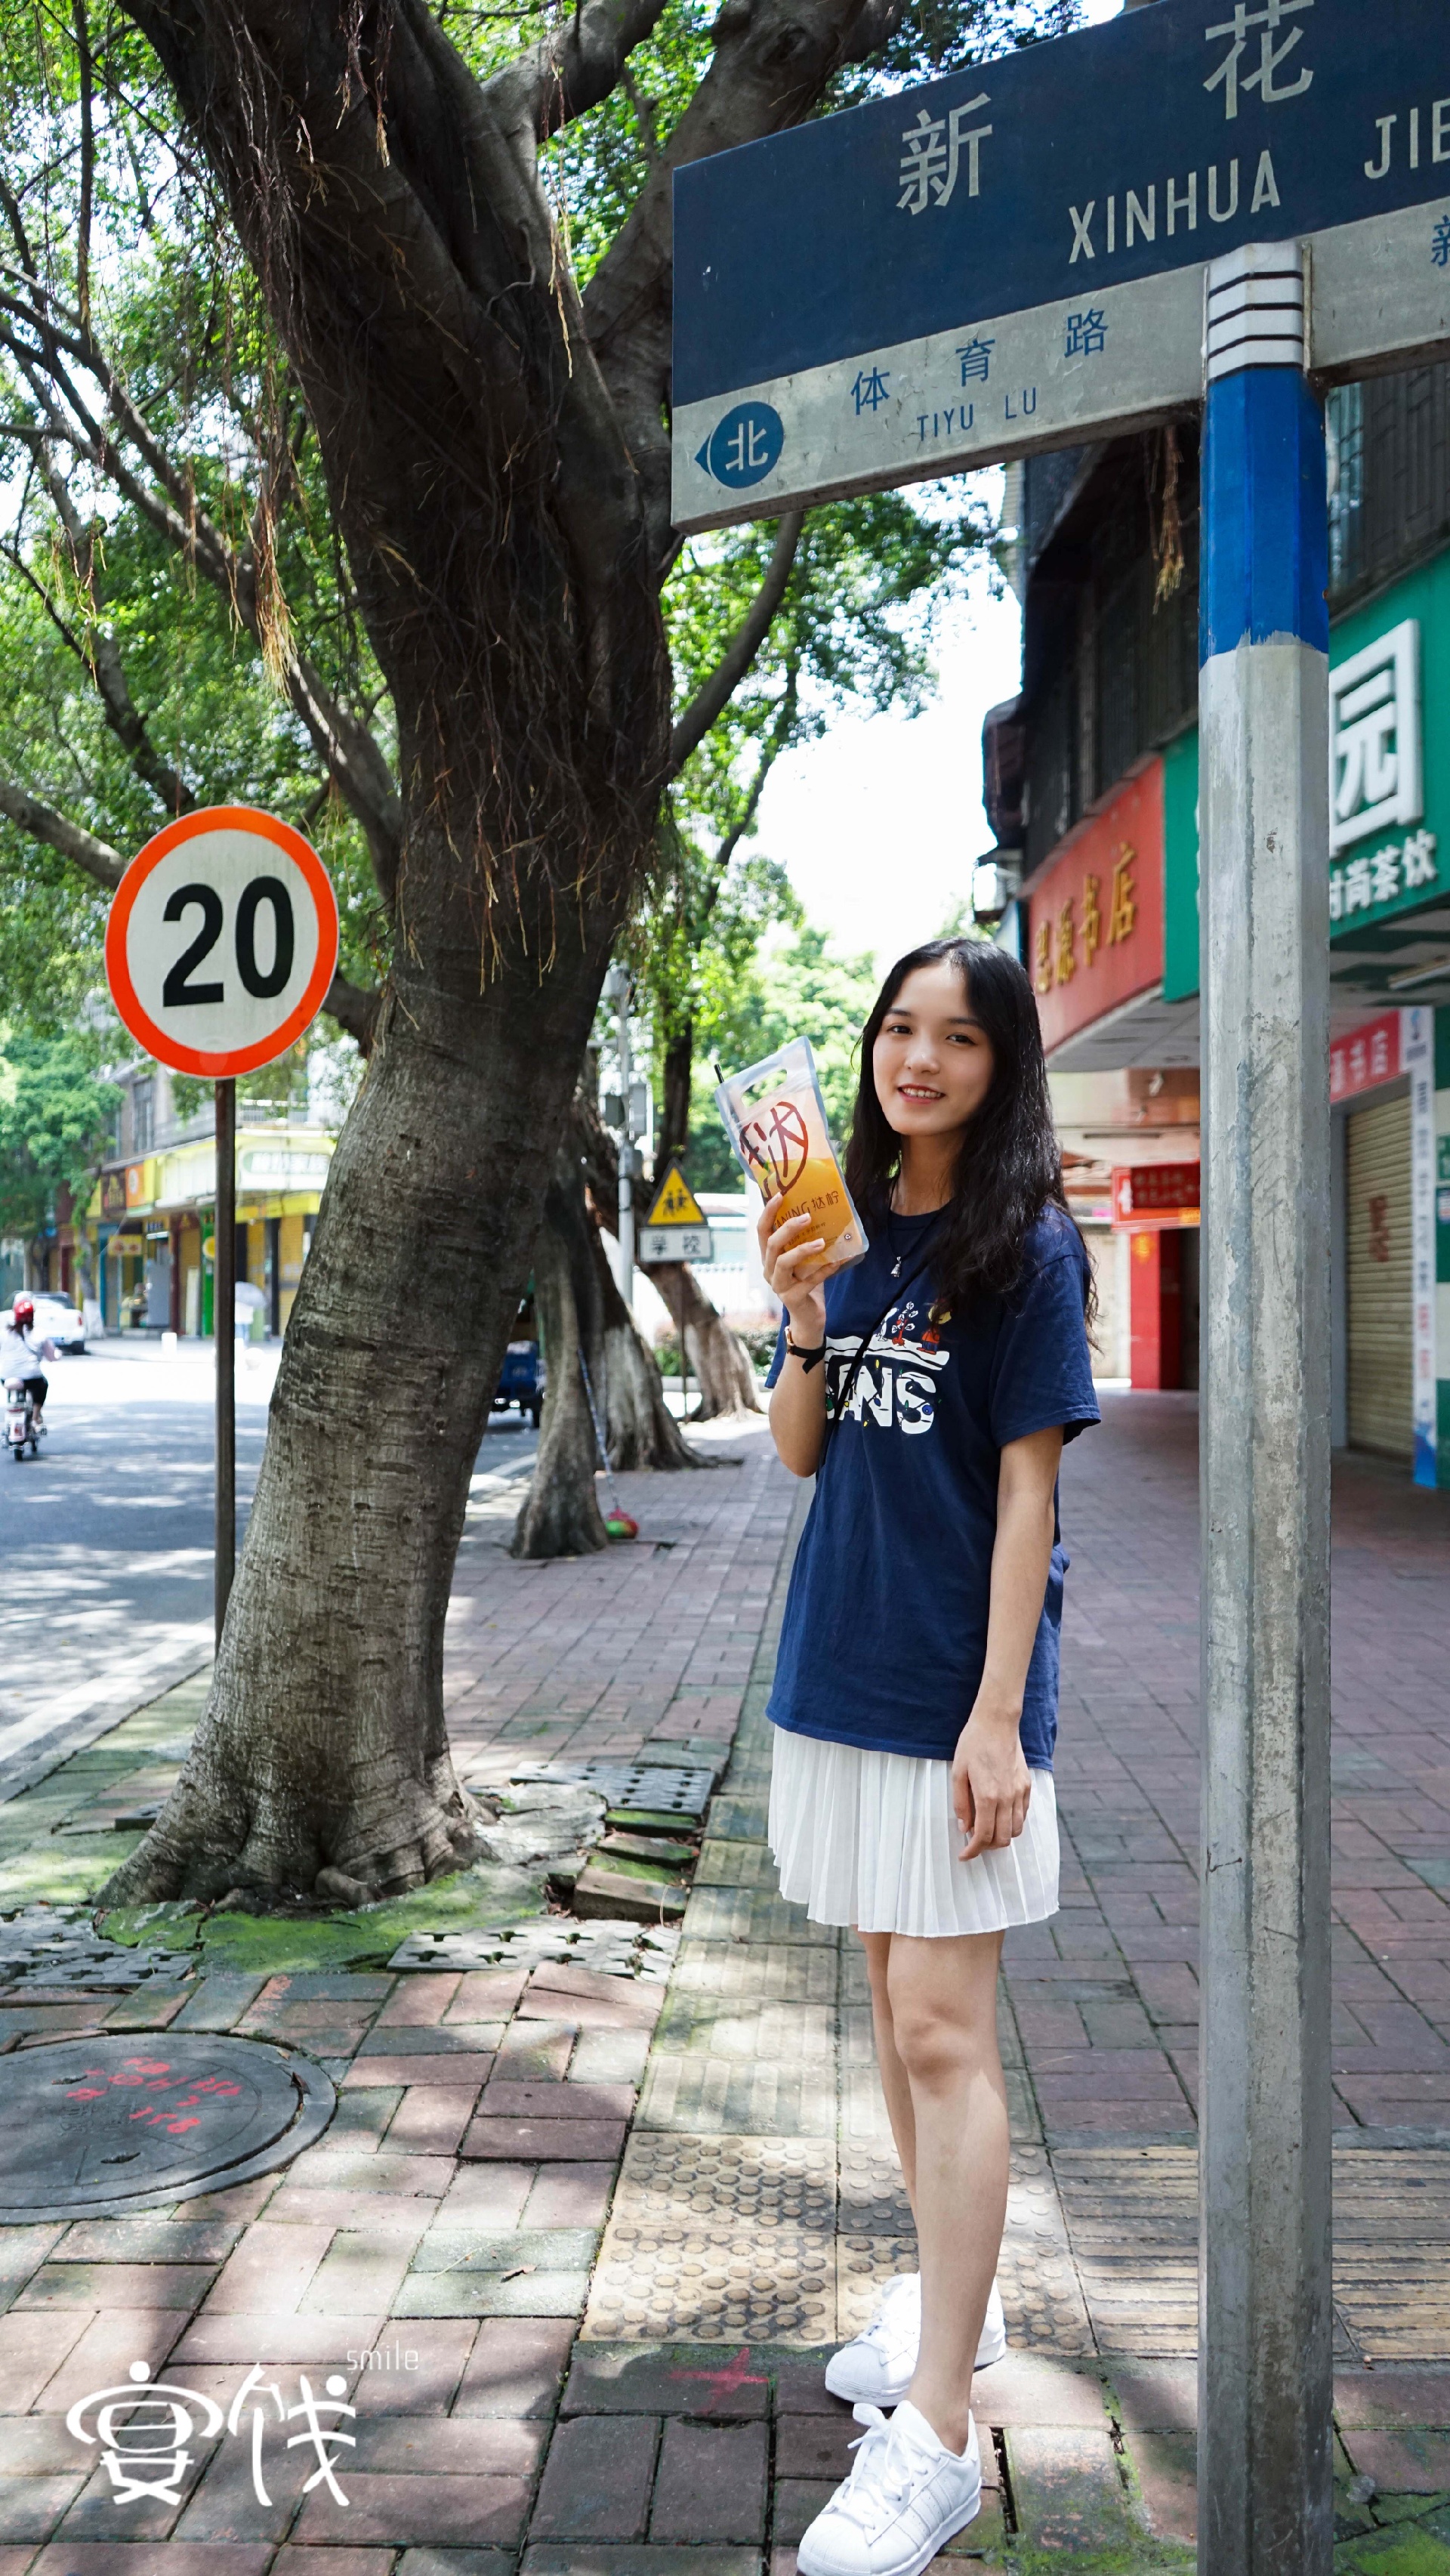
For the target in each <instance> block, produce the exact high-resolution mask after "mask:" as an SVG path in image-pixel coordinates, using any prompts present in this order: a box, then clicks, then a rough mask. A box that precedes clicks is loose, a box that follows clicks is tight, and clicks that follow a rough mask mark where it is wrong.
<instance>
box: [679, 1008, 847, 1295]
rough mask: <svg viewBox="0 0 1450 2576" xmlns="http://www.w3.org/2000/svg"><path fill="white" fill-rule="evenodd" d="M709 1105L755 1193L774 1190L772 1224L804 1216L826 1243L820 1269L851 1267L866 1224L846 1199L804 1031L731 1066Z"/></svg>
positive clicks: (822, 1272) (770, 1194)
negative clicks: (742, 1065) (756, 1059)
mask: <svg viewBox="0 0 1450 2576" xmlns="http://www.w3.org/2000/svg"><path fill="white" fill-rule="evenodd" d="M715 1105H716V1107H717V1109H718V1110H719V1112H720V1115H721V1117H722V1119H723V1120H724V1122H725V1132H726V1134H727V1135H728V1137H729V1139H730V1143H731V1145H732V1147H733V1149H734V1153H735V1158H736V1160H737V1162H738V1163H739V1164H740V1166H741V1169H742V1170H743V1171H744V1172H745V1173H746V1174H747V1176H748V1178H749V1179H751V1180H752V1181H754V1183H755V1186H756V1188H757V1189H758V1190H759V1192H760V1194H761V1197H762V1198H766V1199H770V1198H774V1197H775V1196H776V1194H777V1193H779V1195H780V1199H781V1206H780V1212H779V1214H778V1216H777V1218H776V1223H777V1225H784V1224H785V1223H786V1221H787V1219H788V1218H790V1217H793V1216H809V1218H810V1219H811V1227H812V1232H811V1235H810V1236H809V1237H807V1238H806V1240H813V1239H814V1237H815V1236H816V1235H819V1236H820V1237H821V1238H822V1240H823V1242H824V1245H825V1250H824V1251H823V1253H822V1254H821V1258H820V1264H819V1269H818V1271H817V1273H816V1275H817V1276H818V1277H822V1278H823V1277H825V1276H826V1274H827V1273H828V1272H831V1271H835V1270H846V1269H849V1267H850V1265H851V1263H852V1262H853V1261H859V1260H860V1259H861V1258H862V1256H863V1254H864V1253H865V1251H866V1231H865V1228H864V1227H863V1225H862V1223H861V1220H860V1218H859V1216H858V1215H857V1213H856V1210H855V1208H854V1206H853V1205H852V1202H851V1194H850V1191H849V1190H848V1189H847V1187H846V1176H845V1173H844V1172H843V1171H842V1169H841V1165H840V1162H839V1160H838V1158H837V1154H836V1149H835V1146H834V1145H833V1144H832V1142H831V1136H830V1130H829V1128H828V1127H827V1125H826V1109H825V1103H824V1101H823V1100H822V1098H821V1086H820V1083H819V1081H818V1079H817V1077H816V1060H815V1057H814V1055H813V1054H812V1052H811V1042H810V1039H809V1038H792V1039H791V1040H790V1042H789V1044H788V1045H786V1046H783V1047H780V1048H778V1049H777V1051H776V1053H775V1054H774V1055H768V1056H765V1057H764V1058H763V1059H762V1061H761V1062H760V1063H759V1064H752V1065H747V1067H746V1069H745V1071H744V1072H743V1073H735V1074H732V1075H731V1076H730V1078H729V1080H728V1081H726V1082H722V1083H721V1085H720V1088H719V1090H718V1091H717V1092H716V1094H715Z"/></svg>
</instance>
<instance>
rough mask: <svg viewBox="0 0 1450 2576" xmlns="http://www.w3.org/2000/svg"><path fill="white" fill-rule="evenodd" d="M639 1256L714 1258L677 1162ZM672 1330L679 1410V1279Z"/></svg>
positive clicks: (685, 1386) (685, 1390)
mask: <svg viewBox="0 0 1450 2576" xmlns="http://www.w3.org/2000/svg"><path fill="white" fill-rule="evenodd" d="M639 1257H640V1259H641V1261H642V1262H644V1264H645V1265H646V1267H647V1268H648V1267H649V1265H650V1264H652V1263H654V1262H661V1261H681V1262H683V1261H713V1260H714V1258H715V1238H714V1235H713V1234H712V1233H711V1231H710V1227H709V1224H708V1222H707V1220H706V1216H705V1211H704V1209H703V1208H702V1207H701V1205H700V1202H699V1200H698V1199H697V1198H696V1196H695V1193H694V1191H693V1190H692V1189H691V1187H690V1184H689V1182H688V1181H687V1180H686V1178H685V1175H684V1173H683V1172H682V1171H681V1169H680V1167H679V1164H678V1163H671V1164H669V1165H668V1166H667V1168H666V1171H665V1175H664V1178H663V1180H662V1181H661V1182H660V1184H659V1187H658V1188H657V1189H656V1191H655V1194H654V1198H653V1200H652V1202H651V1205H650V1210H649V1214H648V1215H647V1216H646V1218H645V1221H644V1226H643V1228H642V1230H641V1234H640V1245H639ZM675 1330H676V1332H677V1333H678V1334H679V1337H680V1410H681V1412H682V1413H684V1412H687V1411H688V1409H689V1401H690V1396H689V1366H688V1361H687V1358H686V1353H685V1287H684V1281H683V1280H681V1282H680V1300H679V1313H678V1314H677V1315H676V1317H675Z"/></svg>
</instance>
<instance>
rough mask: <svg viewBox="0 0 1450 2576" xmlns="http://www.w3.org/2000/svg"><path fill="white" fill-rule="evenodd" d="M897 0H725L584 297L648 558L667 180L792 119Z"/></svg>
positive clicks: (662, 557)
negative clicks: (676, 116) (684, 101)
mask: <svg viewBox="0 0 1450 2576" xmlns="http://www.w3.org/2000/svg"><path fill="white" fill-rule="evenodd" d="M904 6H905V0H725V5H724V6H723V7H722V9H721V11H720V15H719V17H718V18H717V19H716V21H715V27H714V41H715V51H714V55H713V57H712V60H711V63H710V68H709V70H708V71H707V72H706V74H705V77H704V79H703V80H702V81H701V83H700V86H699V88H698V89H697V90H696V92H695V95H694V97H693V98H692V99H691V101H690V104H689V106H688V107H687V108H686V110H685V112H684V115H683V116H682V117H681V118H680V121H679V123H678V125H677V126H676V127H675V130H674V132H673V134H672V135H671V136H670V139H669V143H668V145H667V147H666V149H665V151H664V153H663V155H662V156H661V158H660V160H659V161H658V163H657V164H656V165H655V166H654V167H653V168H652V169H651V171H650V173H649V176H648V178H647V179H646V181H645V183H644V186H643V187H642V188H641V190H640V192H639V195H638V196H637V198H636V199H635V202H634V205H633V207H632V208H631V210H630V214H629V218H628V220H627V222H626V223H624V224H623V225H622V226H621V228H620V231H619V232H618V233H617V235H616V236H615V239H614V240H613V242H611V244H610V246H609V249H608V250H607V251H606V252H605V254H604V257H603V259H602V260H601V261H600V263H599V266H598V267H597V269H596V270H595V272H594V275H593V277H592V279H591V280H590V283H589V286H588V289H587V291H586V293H585V296H584V299H583V301H584V318H585V322H586V324H587V327H588V331H589V337H590V339H591V341H592V342H593V345H594V348H595V351H596V353H597V355H598V359H599V364H600V368H601V371H602V373H603V376H604V381H605V383H606V384H607V385H608V387H609V390H610V392H611V394H612V395H613V397H614V401H615V405H616V407H617V409H618V412H619V416H620V419H621V421H622V422H623V425H624V434H625V437H626V438H627V439H628V441H629V451H630V454H631V456H632V457H633V459H634V462H635V465H636V467H637V468H638V470H639V473H640V475H641V477H642V478H643V481H644V484H645V488H646V494H647V502H648V509H649V520H650V536H651V541H652V547H653V556H654V561H655V563H656V564H657V565H658V566H660V567H661V575H662V574H663V569H664V568H666V567H667V564H668V561H669V559H670V442H669V432H668V430H667V428H666V426H665V423H666V420H667V417H668V412H669V398H670V327H671V262H672V257H673V230H672V223H671V187H672V181H673V176H674V173H675V171H676V170H678V169H680V168H682V167H683V165H684V164H685V163H686V162H688V161H701V160H704V159H706V158H707V157H708V156H709V155H710V154H711V153H714V152H727V151H730V150H731V149H732V148H733V147H734V146H735V145H736V144H740V143H753V142H755V141H756V140H757V139H758V138H759V137H760V136H762V135H766V134H779V133H780V132H782V131H783V129H784V128H785V127H786V126H790V125H797V124H799V122H800V120H801V119H802V117H804V116H808V115H809V113H810V111H811V109H812V108H813V107H814V106H815V104H816V102H817V100H818V99H819V98H820V96H821V93H822V91H823V90H824V89H825V87H826V85H827V83H828V82H829V81H830V79H831V78H832V76H833V75H834V74H835V73H836V72H837V71H839V70H840V69H841V68H842V67H843V65H845V64H847V63H854V62H860V61H863V60H864V59H865V58H866V56H867V55H869V54H871V53H874V52H875V51H876V49H877V48H878V46H880V45H882V44H884V43H885V41H886V39H887V37H888V36H889V35H890V34H892V33H893V31H894V30H895V28H896V27H897V25H898V24H899V22H900V20H901V17H902V14H903V10H904Z"/></svg>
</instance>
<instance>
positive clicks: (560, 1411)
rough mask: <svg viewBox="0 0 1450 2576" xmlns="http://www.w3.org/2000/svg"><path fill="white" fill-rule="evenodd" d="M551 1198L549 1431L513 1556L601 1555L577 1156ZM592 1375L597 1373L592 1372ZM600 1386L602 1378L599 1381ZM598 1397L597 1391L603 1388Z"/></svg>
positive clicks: (539, 1274)
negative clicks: (572, 1173)
mask: <svg viewBox="0 0 1450 2576" xmlns="http://www.w3.org/2000/svg"><path fill="white" fill-rule="evenodd" d="M559 1161H560V1166H561V1169H560V1171H559V1172H558V1174H557V1175H556V1178H555V1180H554V1182H553V1184H552V1186H551V1188H550V1190H549V1194H548V1197H547V1198H546V1199H545V1201H544V1222H543V1224H542V1225H541V1226H540V1228H539V1239H538V1242H537V1243H536V1244H535V1246H534V1302H535V1305H536V1307H537V1309H538V1317H539V1337H540V1340H541V1342H542V1344H543V1350H544V1360H545V1364H546V1366H547V1369H548V1372H549V1376H548V1384H547V1386H546V1388H545V1391H544V1423H543V1436H542V1437H541V1439H540V1441H539V1454H538V1458H537V1460H536V1462H535V1466H534V1473H533V1476H532V1479H531V1481H530V1484H529V1490H528V1492H527V1494H526V1495H525V1496H524V1500H523V1507H522V1509H521V1510H520V1513H519V1516H518V1519H517V1521H516V1522H515V1524H514V1534H513V1540H512V1544H511V1546H510V1549H509V1553H510V1555H511V1556H595V1555H597V1554H598V1553H599V1551H600V1550H601V1549H602V1548H606V1547H608V1545H609V1537H608V1533H607V1531H606V1529H605V1527H604V1522H603V1519H602V1517H601V1514H600V1510H599V1497H598V1492H597V1489H596V1486H595V1482H594V1479H595V1476H596V1474H597V1472H598V1467H599V1444H598V1440H597V1438H596V1436H595V1430H594V1417H593V1414H592V1413H591V1411H590V1407H589V1397H588V1391H587V1389H586V1387H585V1384H584V1372H583V1370H582V1369H581V1368H580V1365H579V1351H580V1314H579V1298H578V1295H577V1293H576V1287H575V1281H576V1277H577V1276H578V1274H579V1272H580V1271H581V1270H583V1269H584V1268H585V1265H586V1264H587V1262H588V1260H589V1249H588V1246H587V1244H586V1243H585V1242H584V1240H583V1231H584V1228H585V1227H586V1226H587V1227H588V1228H589V1231H590V1233H592V1232H593V1230H594V1229H593V1227H592V1226H591V1225H590V1224H589V1218H588V1213H587V1211H586V1209H585V1207H584V1192H583V1187H582V1185H581V1186H580V1187H579V1191H578V1199H579V1205H578V1210H577V1213H576V1211H575V1208H574V1206H573V1197H574V1193H573V1191H572V1190H571V1189H570V1188H569V1186H568V1180H569V1161H570V1157H569V1156H568V1155H567V1154H561V1156H560V1158H559ZM591 1374H592V1372H591ZM595 1383H596V1389H597V1384H598V1381H597V1379H596V1381H595ZM596 1401H597V1393H596Z"/></svg>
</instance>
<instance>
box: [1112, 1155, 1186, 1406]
mask: <svg viewBox="0 0 1450 2576" xmlns="http://www.w3.org/2000/svg"><path fill="white" fill-rule="evenodd" d="M1198 1222H1199V1167H1198V1164H1197V1163H1196V1162H1194V1163H1135V1164H1129V1165H1125V1166H1124V1167H1122V1168H1121V1169H1119V1170H1117V1171H1115V1172H1114V1174H1113V1225H1114V1228H1115V1229H1116V1230H1117V1231H1118V1232H1120V1233H1123V1234H1126V1236H1127V1239H1128V1281H1129V1299H1130V1310H1129V1312H1130V1328H1131V1345H1130V1348H1131V1362H1130V1370H1129V1374H1130V1379H1131V1383H1132V1384H1133V1385H1134V1386H1135V1387H1142V1388H1151V1389H1156V1390H1159V1391H1161V1390H1163V1389H1166V1388H1174V1387H1189V1388H1193V1387H1196V1386H1197V1384H1198V1312H1199V1290H1198V1280H1199V1271H1198Z"/></svg>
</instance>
